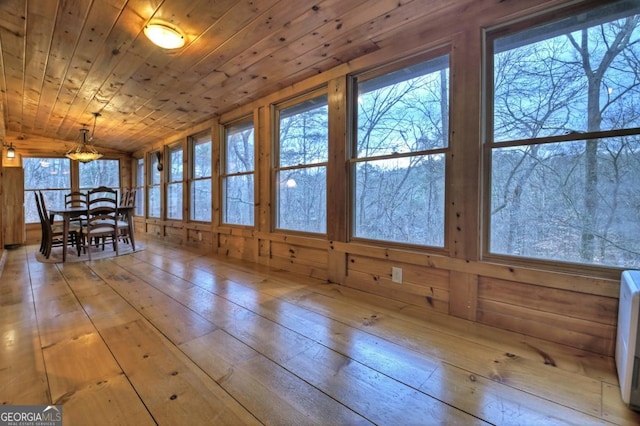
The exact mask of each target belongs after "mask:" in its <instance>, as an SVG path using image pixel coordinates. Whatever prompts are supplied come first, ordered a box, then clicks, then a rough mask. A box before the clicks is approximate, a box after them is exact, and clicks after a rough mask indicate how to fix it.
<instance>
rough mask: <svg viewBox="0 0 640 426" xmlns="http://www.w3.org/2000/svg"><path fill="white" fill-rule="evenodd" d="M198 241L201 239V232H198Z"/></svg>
mask: <svg viewBox="0 0 640 426" xmlns="http://www.w3.org/2000/svg"><path fill="white" fill-rule="evenodd" d="M198 241H202V232H198Z"/></svg>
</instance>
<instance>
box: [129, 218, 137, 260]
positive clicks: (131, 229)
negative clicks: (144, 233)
mask: <svg viewBox="0 0 640 426" xmlns="http://www.w3.org/2000/svg"><path fill="white" fill-rule="evenodd" d="M127 221H128V222H129V238H131V248H132V249H133V251H136V237H135V235H134V230H133V212H129V213H127Z"/></svg>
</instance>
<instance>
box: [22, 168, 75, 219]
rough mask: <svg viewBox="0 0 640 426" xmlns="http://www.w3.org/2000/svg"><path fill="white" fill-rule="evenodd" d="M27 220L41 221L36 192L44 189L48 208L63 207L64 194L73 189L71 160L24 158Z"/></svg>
mask: <svg viewBox="0 0 640 426" xmlns="http://www.w3.org/2000/svg"><path fill="white" fill-rule="evenodd" d="M23 166H24V190H25V191H24V203H25V222H26V223H39V222H40V218H39V217H38V209H37V208H36V203H35V198H34V195H33V194H34V193H36V192H37V191H42V193H43V194H44V197H45V203H46V206H47V209H52V208H55V207H57V208H63V207H64V194H66V193H68V192H70V191H71V173H70V172H71V160H69V159H67V158H28V157H26V158H24V159H23Z"/></svg>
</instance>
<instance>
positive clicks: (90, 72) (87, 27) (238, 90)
mask: <svg viewBox="0 0 640 426" xmlns="http://www.w3.org/2000/svg"><path fill="white" fill-rule="evenodd" d="M463 3H470V0H456V1H453V0H314V1H308V0H295V1H291V0H253V1H248V0H241V1H239V0H1V1H0V68H1V69H0V70H1V74H0V89H1V93H0V95H1V96H2V98H1V103H0V108H2V109H1V111H0V112H2V116H1V118H0V121H3V122H4V123H2V122H0V132H3V133H4V134H6V135H7V136H9V135H18V137H22V136H23V135H24V137H28V136H29V135H34V136H41V137H47V138H53V139H59V140H66V141H72V140H75V139H76V138H77V137H78V134H79V132H78V130H79V128H80V127H81V124H82V123H90V122H91V120H92V112H100V113H101V114H102V117H100V119H99V121H98V128H97V131H96V137H97V139H96V142H95V144H96V145H97V146H99V147H100V146H102V147H106V148H112V149H117V150H121V151H126V152H133V151H136V150H138V149H140V148H141V147H143V146H144V145H146V144H149V143H152V142H156V141H158V140H161V139H163V138H166V137H170V136H171V135H173V134H175V133H178V132H180V131H183V130H186V129H188V128H190V127H192V126H194V125H196V124H199V123H202V122H204V121H206V120H209V119H211V118H213V117H215V115H217V114H220V113H223V112H226V111H229V110H231V109H233V108H234V107H236V106H238V105H243V104H246V103H248V102H250V101H251V100H254V99H258V98H260V97H263V96H265V95H267V94H269V93H273V92H276V91H277V90H279V89H281V88H283V87H286V86H289V85H291V84H293V83H295V82H297V81H301V80H303V79H305V78H308V77H310V76H312V75H315V74H317V73H319V72H322V71H326V70H328V69H331V68H333V67H335V66H336V65H338V64H341V63H345V62H348V61H350V60H352V59H354V58H356V57H359V56H361V55H363V54H366V53H368V52H372V51H375V50H377V49H378V48H380V45H381V44H385V43H388V42H389V41H390V40H393V39H394V37H397V36H398V35H399V34H401V33H402V31H418V30H419V29H421V30H423V29H424V28H423V27H424V26H425V25H428V23H429V22H434V20H435V21H437V16H438V14H443V13H450V12H451V10H450V9H451V8H452V7H454V6H455V7H460V6H461V5H462V4H463ZM152 19H161V20H163V21H166V22H169V23H171V24H172V25H176V26H178V27H180V28H181V30H182V31H183V32H185V34H186V39H187V44H186V46H185V47H183V48H181V49H177V50H163V49H160V48H158V47H157V46H155V45H153V44H152V43H151V42H150V41H149V40H148V39H147V38H146V37H145V36H144V34H143V28H144V26H145V24H147V23H148V22H149V21H150V20H152ZM3 133H0V137H2V136H3Z"/></svg>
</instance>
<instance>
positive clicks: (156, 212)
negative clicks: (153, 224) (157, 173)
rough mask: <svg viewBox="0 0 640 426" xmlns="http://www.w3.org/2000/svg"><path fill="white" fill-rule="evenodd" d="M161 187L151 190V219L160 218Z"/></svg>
mask: <svg viewBox="0 0 640 426" xmlns="http://www.w3.org/2000/svg"><path fill="white" fill-rule="evenodd" d="M160 203H161V198H160V187H159V186H152V187H150V188H149V217H160Z"/></svg>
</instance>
